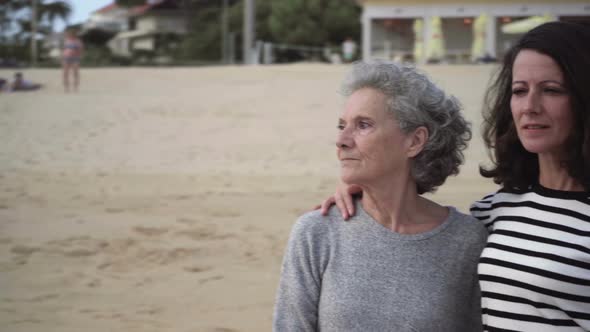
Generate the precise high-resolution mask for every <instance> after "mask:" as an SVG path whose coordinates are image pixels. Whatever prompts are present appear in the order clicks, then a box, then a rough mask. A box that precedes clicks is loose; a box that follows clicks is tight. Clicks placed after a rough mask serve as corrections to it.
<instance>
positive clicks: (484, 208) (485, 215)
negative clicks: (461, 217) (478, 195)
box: [469, 194, 495, 230]
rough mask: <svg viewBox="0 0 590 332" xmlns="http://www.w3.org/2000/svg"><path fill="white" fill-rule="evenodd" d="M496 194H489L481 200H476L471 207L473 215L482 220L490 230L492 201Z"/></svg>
mask: <svg viewBox="0 0 590 332" xmlns="http://www.w3.org/2000/svg"><path fill="white" fill-rule="evenodd" d="M494 195H495V194H489V195H487V196H485V197H483V198H482V199H480V200H479V201H475V202H474V203H473V204H472V205H471V207H470V209H469V210H470V212H471V215H472V216H473V217H475V218H477V219H478V220H480V221H481V222H483V224H484V226H486V228H488V230H490V228H491V226H492V216H491V215H492V201H493V198H494Z"/></svg>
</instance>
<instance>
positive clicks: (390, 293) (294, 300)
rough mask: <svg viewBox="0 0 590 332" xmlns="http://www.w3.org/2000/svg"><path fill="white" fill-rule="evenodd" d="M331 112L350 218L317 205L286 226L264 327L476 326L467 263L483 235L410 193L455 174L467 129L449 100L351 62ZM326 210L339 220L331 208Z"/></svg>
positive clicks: (377, 66) (380, 67)
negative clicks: (355, 189) (356, 193)
mask: <svg viewBox="0 0 590 332" xmlns="http://www.w3.org/2000/svg"><path fill="white" fill-rule="evenodd" d="M344 93H345V95H346V96H347V102H346V105H345V107H344V111H343V112H342V115H341V116H340V119H339V120H338V129H339V131H340V132H339V134H338V139H337V143H336V146H337V156H338V159H339V160H340V167H341V180H342V182H344V183H345V184H354V185H357V186H360V187H361V188H362V190H363V195H362V197H360V198H358V199H356V201H355V204H356V208H357V211H358V212H359V213H357V215H356V216H354V217H353V218H352V219H351V220H350V222H346V223H345V222H322V221H321V219H322V218H323V217H322V216H321V214H320V212H319V211H314V212H310V213H307V214H305V215H303V216H302V217H301V218H299V220H298V221H297V222H296V224H295V225H294V227H293V230H292V233H291V237H290V239H289V243H288V245H287V250H286V254H285V256H284V261H283V268H282V275H281V281H280V284H279V289H278V294H277V302H276V307H275V315H274V330H276V331H316V330H326V331H453V332H460V331H469V332H471V331H478V330H481V328H482V326H481V307H480V297H479V289H478V285H477V277H476V266H477V260H478V257H479V255H480V253H481V251H482V249H483V247H484V244H485V241H486V236H487V232H486V230H485V228H484V227H483V225H481V223H479V222H477V220H475V219H474V218H472V217H470V216H467V215H464V214H461V213H460V212H458V211H457V210H456V209H455V208H453V207H444V206H440V205H438V204H436V203H435V202H432V201H430V200H428V199H426V198H424V197H422V196H421V194H423V193H426V192H432V191H434V190H436V188H437V187H438V186H440V185H441V184H442V183H443V182H444V181H445V179H446V178H447V177H448V176H449V175H454V174H457V172H458V169H459V165H460V164H461V162H462V160H463V155H462V150H463V149H464V148H465V147H466V143H467V140H468V139H469V138H470V136H471V133H470V130H469V126H468V124H467V122H466V121H465V120H464V119H463V117H462V116H461V113H460V105H459V103H458V102H457V100H456V99H455V98H454V97H452V96H447V95H446V94H445V93H444V92H443V91H442V90H440V89H439V88H438V87H436V86H435V85H434V84H433V83H432V82H431V81H430V80H429V79H428V78H427V77H426V76H424V75H423V74H421V73H419V72H417V71H416V70H415V69H413V68H410V67H403V66H401V65H398V64H395V63H389V62H372V63H358V64H356V65H354V67H353V69H352V72H351V73H350V75H349V77H348V79H347V80H346V81H345V83H344ZM329 218H330V219H332V220H334V221H341V220H343V219H342V216H341V215H340V213H339V212H338V211H337V209H335V208H333V209H332V210H331V211H330V213H329Z"/></svg>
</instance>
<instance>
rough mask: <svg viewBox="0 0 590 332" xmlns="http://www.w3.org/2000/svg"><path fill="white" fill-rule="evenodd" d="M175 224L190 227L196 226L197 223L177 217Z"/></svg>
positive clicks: (190, 219)
mask: <svg viewBox="0 0 590 332" xmlns="http://www.w3.org/2000/svg"><path fill="white" fill-rule="evenodd" d="M176 222H177V223H181V224H185V225H189V226H190V225H194V224H196V223H197V222H198V221H197V220H196V219H192V218H186V217H177V218H176Z"/></svg>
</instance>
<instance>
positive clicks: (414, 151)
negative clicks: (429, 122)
mask: <svg viewBox="0 0 590 332" xmlns="http://www.w3.org/2000/svg"><path fill="white" fill-rule="evenodd" d="M408 135H409V136H410V137H409V138H410V140H409V147H408V150H407V156H408V157H409V158H414V157H416V156H417V155H418V154H419V153H420V152H421V151H422V150H423V149H424V146H425V145H426V143H427V142H428V129H426V127H424V126H420V127H418V128H416V129H415V130H414V131H413V132H411V133H409V134H408Z"/></svg>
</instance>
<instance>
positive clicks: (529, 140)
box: [323, 22, 590, 332]
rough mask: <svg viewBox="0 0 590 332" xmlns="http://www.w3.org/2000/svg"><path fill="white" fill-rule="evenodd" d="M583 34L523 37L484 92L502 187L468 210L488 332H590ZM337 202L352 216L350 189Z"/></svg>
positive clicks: (538, 32)
mask: <svg viewBox="0 0 590 332" xmlns="http://www.w3.org/2000/svg"><path fill="white" fill-rule="evenodd" d="M589 88H590V28H589V27H588V26H583V25H579V24H574V23H566V22H552V23H546V24H543V25H541V26H539V27H537V28H535V29H533V30H531V31H529V32H528V33H526V34H525V35H524V36H523V37H522V38H521V39H520V40H519V42H518V43H517V44H516V45H515V46H514V47H513V48H512V49H511V50H510V51H509V52H508V54H507V55H506V56H505V58H504V62H503V66H502V68H501V70H500V71H499V73H498V75H497V77H496V80H495V83H494V85H493V86H492V87H491V89H490V90H488V93H487V95H486V109H485V111H484V117H485V122H484V140H485V143H486V145H487V147H488V148H489V149H491V150H492V151H493V156H494V165H493V167H492V168H489V169H486V168H481V169H480V173H481V174H482V175H483V176H484V177H487V178H493V179H494V181H495V182H496V183H498V184H499V185H501V189H500V190H498V191H497V192H496V193H494V194H491V195H488V196H486V197H484V198H483V199H481V200H479V201H477V202H475V203H474V204H473V206H472V207H471V214H472V215H473V216H475V217H476V218H478V219H480V220H481V221H482V222H484V224H485V225H486V226H487V228H488V231H489V233H490V234H489V237H488V243H487V245H486V248H485V249H484V251H483V253H482V256H481V259H480V262H479V267H478V275H479V280H480V287H481V291H482V314H483V317H482V318H483V323H484V329H485V330H486V331H535V332H541V331H552V332H553V331H554V332H557V331H559V332H567V331H590V93H589V92H588V89H589ZM356 190H357V189H355V188H351V187H342V188H339V189H338V191H337V193H336V198H330V199H328V200H327V201H326V202H324V206H323V209H324V210H326V209H327V207H328V206H329V205H330V204H332V203H333V202H334V201H336V203H337V205H338V206H339V208H340V209H341V211H342V213H343V214H344V215H345V216H346V217H347V216H349V215H350V214H352V213H354V206H352V205H351V204H349V202H350V197H349V194H348V193H350V192H352V193H354V192H355V191H356Z"/></svg>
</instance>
